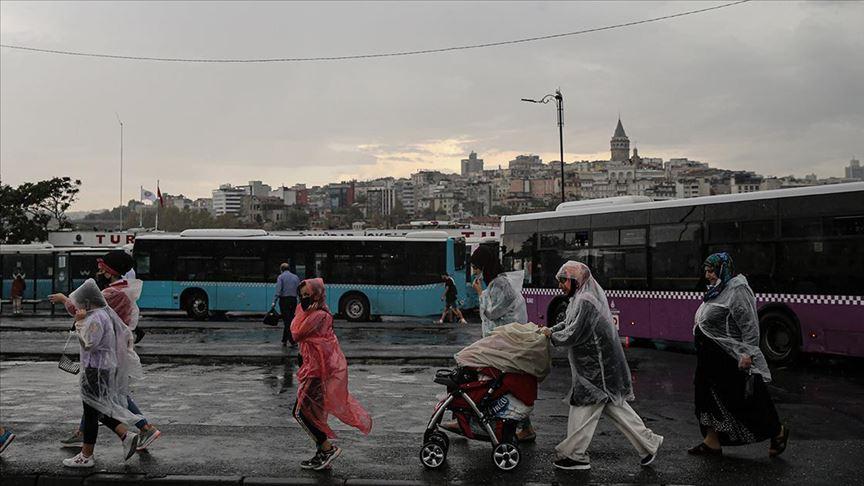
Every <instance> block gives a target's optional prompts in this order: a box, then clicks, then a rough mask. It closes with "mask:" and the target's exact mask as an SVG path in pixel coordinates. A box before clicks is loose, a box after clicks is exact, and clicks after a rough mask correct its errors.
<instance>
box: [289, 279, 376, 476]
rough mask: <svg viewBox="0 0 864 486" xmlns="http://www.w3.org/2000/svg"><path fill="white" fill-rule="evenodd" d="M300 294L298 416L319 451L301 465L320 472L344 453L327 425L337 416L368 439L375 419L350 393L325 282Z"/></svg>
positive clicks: (308, 284)
mask: <svg viewBox="0 0 864 486" xmlns="http://www.w3.org/2000/svg"><path fill="white" fill-rule="evenodd" d="M298 291H299V294H300V304H299V305H298V306H297V309H296V311H295V313H294V320H292V321H291V335H292V337H293V338H294V342H296V343H297V345H298V346H299V351H300V356H301V358H302V361H301V365H300V369H299V370H297V382H298V384H297V401H296V402H294V407H293V411H292V414H293V415H294V419H295V420H297V423H299V424H300V427H302V428H303V430H304V431H306V433H307V434H308V435H309V437H310V438H311V439H312V441H313V442H314V443H315V446H316V449H317V452H316V453H315V455H314V456H312V458H311V459H308V460H305V461H301V462H300V467H302V468H303V469H314V470H316V471H320V470H322V469H326V468H328V467H329V466H330V464H331V463H332V462H333V460H335V459H336V458H337V457H339V455H340V454H341V453H342V450H341V449H340V448H339V447H337V446H335V445H333V444H332V443H331V442H330V439H333V438H335V437H336V434H335V433H333V430H332V429H331V428H330V426H329V425H327V419H328V417H329V416H330V415H331V414H332V415H335V416H336V418H338V419H339V420H341V421H342V422H343V423H345V424H346V425H350V426H352V427H354V428H356V429H358V430H360V432H362V433H363V434H364V435H366V434H369V432H370V431H371V430H372V417H370V416H369V413H368V412H366V410H365V409H364V408H363V406H362V405H360V403H359V402H358V401H357V400H356V399H355V398H354V397H353V396H352V395H351V393H349V391H348V363H347V361H346V360H345V355H344V354H343V353H342V348H341V347H340V346H339V339H337V338H336V334H335V333H334V332H333V315H332V314H331V313H330V309H329V308H328V307H327V299H326V296H325V292H324V281H323V280H322V279H320V278H315V279H309V280H304V281H303V282H301V283H300V285H299V287H298Z"/></svg>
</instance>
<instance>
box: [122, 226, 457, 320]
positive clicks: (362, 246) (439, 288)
mask: <svg viewBox="0 0 864 486" xmlns="http://www.w3.org/2000/svg"><path fill="white" fill-rule="evenodd" d="M133 255H134V257H135V271H136V274H137V277H138V278H139V279H141V280H143V281H144V290H143V292H142V294H141V298H140V300H139V301H138V305H139V306H140V307H141V308H142V309H164V310H169V309H170V310H184V311H186V312H187V314H188V315H189V316H190V317H193V318H195V319H206V318H207V317H208V316H209V315H211V314H213V313H225V312H232V311H233V312H265V311H266V310H267V309H269V308H270V305H271V304H272V303H273V295H274V291H275V282H276V277H277V276H278V274H279V265H280V264H281V263H283V262H287V263H288V264H289V265H290V267H291V271H292V272H294V273H295V274H297V276H298V277H300V278H301V279H306V278H314V277H321V278H323V279H324V283H325V285H326V288H327V305H328V306H329V307H330V309H331V310H333V312H334V313H338V314H340V315H342V316H344V317H345V318H347V319H348V320H351V321H367V320H369V319H371V318H373V317H377V316H384V315H387V316H416V317H421V316H432V315H436V314H440V312H441V310H442V308H443V302H442V301H441V299H440V298H441V295H442V292H443V290H444V284H443V282H442V280H441V275H443V274H448V275H450V276H451V277H453V279H454V280H455V281H456V282H466V280H467V279H466V274H465V271H466V269H465V267H466V265H465V261H466V258H465V241H464V238H458V237H451V236H448V235H447V234H446V233H443V232H439V231H420V232H414V233H409V234H407V235H405V236H377V237H376V236H299V235H291V236H284V235H273V234H269V233H267V232H266V231H263V230H234V229H215V230H210V229H207V230H205V229H195V230H186V231H183V232H182V233H180V234H146V235H139V236H138V237H137V238H136V239H135V246H134V249H133ZM457 287H458V292H459V298H460V299H464V298H465V297H466V290H467V287H463V286H457Z"/></svg>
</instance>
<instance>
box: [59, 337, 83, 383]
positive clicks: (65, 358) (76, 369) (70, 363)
mask: <svg viewBox="0 0 864 486" xmlns="http://www.w3.org/2000/svg"><path fill="white" fill-rule="evenodd" d="M72 334H74V333H73V332H70V333H69V337H68V338H66V344H64V345H63V353H62V354H61V355H60V362H59V363H57V367H58V368H60V369H61V370H62V371H65V372H66V373H71V374H73V375H77V374H78V373H80V372H81V362H80V361H79V360H77V359H76V360H73V359H72V358H70V357H69V355H67V354H66V348H67V347H68V346H69V340H70V339H72Z"/></svg>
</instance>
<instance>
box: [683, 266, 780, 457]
mask: <svg viewBox="0 0 864 486" xmlns="http://www.w3.org/2000/svg"><path fill="white" fill-rule="evenodd" d="M705 278H706V280H707V281H708V284H709V287H708V291H707V292H706V293H705V296H704V297H702V300H703V302H702V305H700V306H699V309H697V310H696V325H695V326H694V327H693V335H694V339H695V342H696V377H695V379H694V380H693V382H694V385H695V392H696V400H695V401H696V419H697V420H698V421H699V429H700V431H701V432H702V436H703V437H704V440H703V441H702V442H701V443H699V445H697V446H696V447H693V448H692V449H690V450H689V451H688V452H689V453H690V454H693V455H701V456H720V455H722V454H723V452H722V449H721V447H722V446H736V445H743V444H751V443H754V442H761V441H763V440H766V439H771V443H770V445H769V448H768V455H769V456H771V457H774V456H777V455H779V454H782V453H783V451H784V450H786V444H787V442H788V441H789V428H788V427H786V426H785V425H783V424H781V423H780V418H779V416H778V415H777V409H776V408H774V402H773V401H772V400H771V396H770V395H769V394H768V388H767V387H766V386H765V383H766V382H769V381H771V371H770V370H769V369H768V363H767V362H766V361H765V356H764V355H763V354H762V351H761V350H760V349H759V316H758V314H757V313H756V298H755V296H754V295H753V290H752V289H750V286H749V285H748V284H747V279H746V278H745V277H744V276H743V275H736V274H735V267H734V264H733V262H732V257H730V256H729V255H728V254H727V253H715V254H713V255H711V256H709V257H708V259H707V260H705Z"/></svg>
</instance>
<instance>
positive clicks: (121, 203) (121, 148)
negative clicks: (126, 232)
mask: <svg viewBox="0 0 864 486" xmlns="http://www.w3.org/2000/svg"><path fill="white" fill-rule="evenodd" d="M117 123H119V124H120V231H123V121H122V120H121V119H120V115H117Z"/></svg>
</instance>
